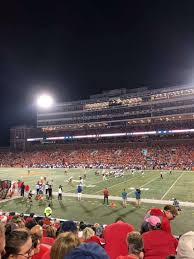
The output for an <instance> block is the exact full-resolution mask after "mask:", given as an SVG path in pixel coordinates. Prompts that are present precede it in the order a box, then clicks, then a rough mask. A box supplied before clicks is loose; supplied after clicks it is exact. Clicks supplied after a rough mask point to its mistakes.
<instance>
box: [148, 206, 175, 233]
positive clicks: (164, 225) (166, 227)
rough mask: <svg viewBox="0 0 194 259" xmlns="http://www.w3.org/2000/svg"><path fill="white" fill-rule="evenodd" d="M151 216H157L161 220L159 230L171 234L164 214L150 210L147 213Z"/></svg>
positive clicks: (156, 209) (155, 209)
mask: <svg viewBox="0 0 194 259" xmlns="http://www.w3.org/2000/svg"><path fill="white" fill-rule="evenodd" d="M148 213H149V214H150V215H152V216H159V217H160V218H161V229H162V230H164V231H166V232H168V233H169V234H172V231H171V226H170V222H169V220H168V219H167V217H166V214H165V213H164V212H163V211H162V210H161V209H159V208H152V209H151V210H149V212H148Z"/></svg>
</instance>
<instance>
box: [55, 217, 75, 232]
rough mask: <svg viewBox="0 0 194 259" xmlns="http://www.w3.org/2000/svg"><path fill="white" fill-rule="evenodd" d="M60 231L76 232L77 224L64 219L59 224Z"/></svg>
mask: <svg viewBox="0 0 194 259" xmlns="http://www.w3.org/2000/svg"><path fill="white" fill-rule="evenodd" d="M59 231H60V233H63V232H73V233H76V234H77V232H78V229H77V225H76V223H75V222H74V221H72V220H67V221H64V222H63V223H62V225H61V228H60V230H59Z"/></svg>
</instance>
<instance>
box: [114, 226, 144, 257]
mask: <svg viewBox="0 0 194 259" xmlns="http://www.w3.org/2000/svg"><path fill="white" fill-rule="evenodd" d="M127 244H128V255H126V256H122V255H121V256H118V257H117V259H135V258H140V259H143V257H144V254H143V240H142V237H141V234H140V233H139V232H136V231H132V232H131V233H129V234H128V236H127Z"/></svg>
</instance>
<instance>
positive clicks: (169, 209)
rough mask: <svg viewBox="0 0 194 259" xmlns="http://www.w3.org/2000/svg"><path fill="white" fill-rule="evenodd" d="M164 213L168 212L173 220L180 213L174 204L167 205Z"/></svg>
mask: <svg viewBox="0 0 194 259" xmlns="http://www.w3.org/2000/svg"><path fill="white" fill-rule="evenodd" d="M164 213H165V214H166V217H167V219H168V220H173V219H174V218H176V216H177V215H178V210H177V208H176V207H175V206H173V205H166V206H165V207H164Z"/></svg>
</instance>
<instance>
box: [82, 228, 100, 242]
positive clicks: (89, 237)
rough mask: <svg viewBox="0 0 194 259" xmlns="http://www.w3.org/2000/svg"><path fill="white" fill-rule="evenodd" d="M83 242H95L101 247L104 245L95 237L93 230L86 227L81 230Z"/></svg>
mask: <svg viewBox="0 0 194 259" xmlns="http://www.w3.org/2000/svg"><path fill="white" fill-rule="evenodd" d="M83 240H84V242H85V243H89V242H95V243H97V244H99V245H101V246H103V245H104V244H105V241H104V239H103V238H100V237H98V236H96V235H95V232H94V230H93V229H92V228H89V227H86V228H84V230H83Z"/></svg>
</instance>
